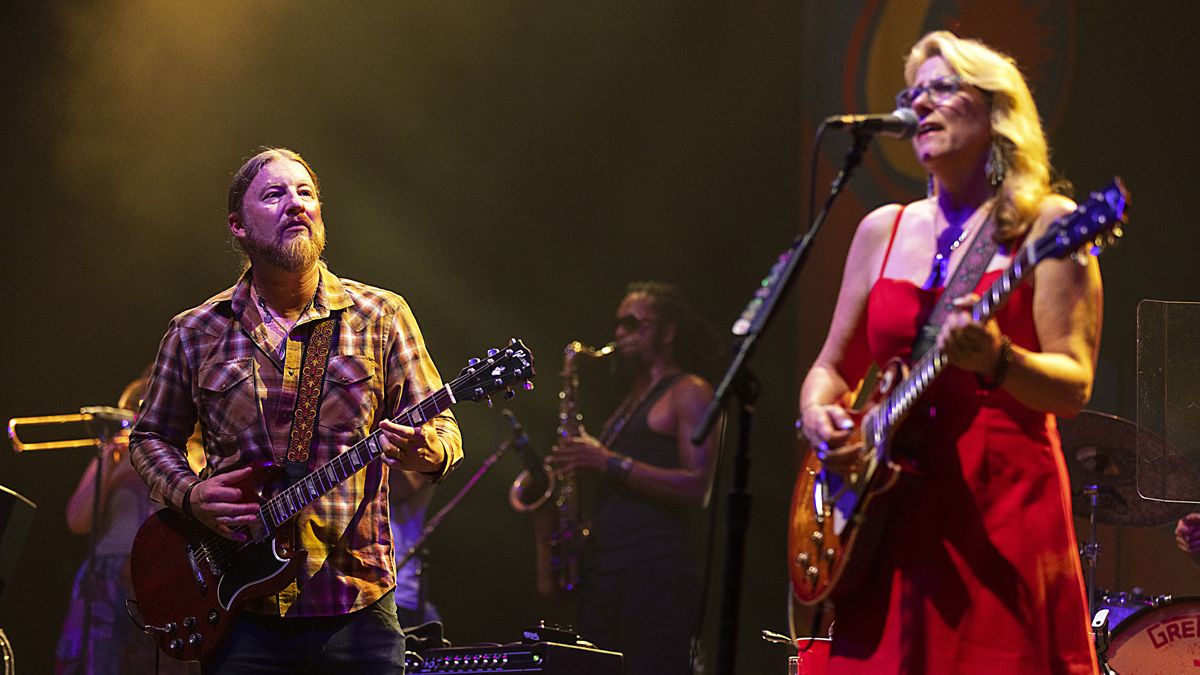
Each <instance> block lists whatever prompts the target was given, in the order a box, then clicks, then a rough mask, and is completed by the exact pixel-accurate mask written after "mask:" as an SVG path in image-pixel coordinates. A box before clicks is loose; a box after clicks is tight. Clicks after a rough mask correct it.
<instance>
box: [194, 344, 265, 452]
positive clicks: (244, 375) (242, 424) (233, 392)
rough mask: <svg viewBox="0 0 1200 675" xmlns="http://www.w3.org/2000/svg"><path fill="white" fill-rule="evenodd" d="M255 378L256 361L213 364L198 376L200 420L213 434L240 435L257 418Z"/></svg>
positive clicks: (240, 360) (241, 360)
mask: <svg viewBox="0 0 1200 675" xmlns="http://www.w3.org/2000/svg"><path fill="white" fill-rule="evenodd" d="M253 376H254V359H253V358H244V359H234V360H232V361H224V362H221V363H214V364H212V365H208V366H205V367H203V368H201V369H200V372H199V373H198V375H197V386H198V387H199V390H200V391H199V394H200V405H199V409H200V415H201V420H202V422H203V424H204V425H205V426H206V427H207V429H208V431H209V432H210V433H212V434H215V435H217V436H233V435H237V434H240V433H241V432H242V431H244V430H245V429H246V427H248V426H250V424H251V423H252V422H253V421H254V420H255V419H257V418H258V399H257V396H256V394H255V390H254V377H253Z"/></svg>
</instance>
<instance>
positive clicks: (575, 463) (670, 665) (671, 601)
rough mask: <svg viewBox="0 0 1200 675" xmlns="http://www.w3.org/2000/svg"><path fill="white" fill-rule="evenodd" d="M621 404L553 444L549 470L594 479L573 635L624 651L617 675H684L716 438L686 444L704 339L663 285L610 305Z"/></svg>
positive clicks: (697, 408) (697, 404)
mask: <svg viewBox="0 0 1200 675" xmlns="http://www.w3.org/2000/svg"><path fill="white" fill-rule="evenodd" d="M614 335H615V337H616V343H617V354H616V356H617V358H618V370H619V372H620V373H621V374H622V375H623V376H624V377H625V378H626V379H627V380H628V382H629V389H628V392H627V394H626V395H625V398H624V400H623V401H622V402H621V404H620V405H619V406H618V407H617V409H616V410H615V411H614V412H613V413H612V415H611V416H610V417H609V419H608V421H607V423H606V424H605V425H604V428H603V430H602V431H601V432H600V433H599V435H597V436H593V435H591V434H589V433H588V432H587V431H586V430H584V429H582V428H581V429H580V432H579V434H578V435H575V436H570V437H568V438H562V439H560V440H559V444H558V448H557V449H556V450H555V452H553V453H551V456H550V458H549V460H548V461H549V463H550V464H551V466H552V467H553V468H554V469H555V470H556V471H559V472H563V471H576V472H578V473H579V474H580V476H581V480H594V481H595V482H596V483H597V485H596V492H595V494H596V501H595V505H594V508H593V509H592V517H591V536H590V544H589V546H590V548H589V551H588V555H587V556H586V557H585V562H584V569H583V577H582V580H581V584H580V588H579V596H580V597H579V625H578V627H579V632H580V634H581V635H584V636H586V637H587V638H588V639H589V640H591V641H592V642H594V643H595V644H596V645H597V646H598V647H600V648H602V649H611V650H614V651H620V652H622V653H624V655H625V673H626V674H627V675H651V674H653V675H671V674H674V673H679V674H681V675H682V674H684V673H688V672H689V671H690V668H691V658H692V645H693V637H694V636H696V635H697V634H698V633H699V625H698V623H699V617H700V614H701V603H702V601H703V599H702V598H701V597H700V594H701V585H700V578H699V568H700V561H701V555H700V553H699V541H700V539H699V537H698V536H697V533H698V531H699V528H700V525H701V524H702V522H703V520H704V519H703V513H704V510H705V509H706V508H707V506H708V503H709V497H710V493H711V486H712V479H713V472H714V469H715V459H716V434H715V433H714V434H710V435H709V437H708V438H707V439H705V441H704V443H702V444H700V445H693V444H692V443H691V441H690V440H689V439H690V438H691V435H692V430H693V429H694V428H695V426H696V425H697V424H699V423H700V420H701V418H702V417H703V415H704V411H705V408H706V407H707V405H708V403H709V401H710V400H711V399H712V393H713V390H712V386H711V385H710V384H709V382H708V380H707V379H706V377H711V376H710V375H709V372H708V371H709V370H710V369H711V366H712V365H715V357H717V356H719V352H718V349H717V347H716V345H717V338H716V333H715V331H714V330H713V329H712V327H711V326H710V325H709V324H708V323H707V322H706V321H705V320H704V319H703V318H702V317H700V316H699V315H698V314H697V313H696V312H695V311H694V310H693V309H692V308H691V305H690V304H689V303H688V302H687V300H686V299H685V298H684V296H683V295H682V293H680V291H679V290H678V289H676V288H675V287H673V286H669V285H667V284H661V283H634V284H631V285H630V286H629V288H628V291H627V293H626V295H625V297H624V299H623V300H622V301H621V304H620V305H619V306H618V308H617V313H616V323H615V326H614Z"/></svg>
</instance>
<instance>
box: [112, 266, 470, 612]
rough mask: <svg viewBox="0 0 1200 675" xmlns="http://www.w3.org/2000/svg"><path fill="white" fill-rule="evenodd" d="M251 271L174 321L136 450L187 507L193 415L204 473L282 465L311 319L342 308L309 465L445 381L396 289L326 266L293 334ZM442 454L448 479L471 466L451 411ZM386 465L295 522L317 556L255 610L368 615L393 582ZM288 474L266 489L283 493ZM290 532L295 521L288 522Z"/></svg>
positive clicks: (162, 492) (443, 424)
mask: <svg viewBox="0 0 1200 675" xmlns="http://www.w3.org/2000/svg"><path fill="white" fill-rule="evenodd" d="M252 272H253V270H248V271H247V272H246V273H245V274H243V275H242V277H241V279H239V281H238V283H237V284H236V285H235V286H234V287H232V288H230V289H228V290H226V291H224V292H222V293H220V294H218V295H216V296H214V297H212V298H210V299H209V300H207V301H206V302H204V303H203V304H201V305H200V306H198V307H195V308H193V309H190V310H187V311H185V312H183V313H181V314H179V315H178V316H176V317H175V318H174V319H172V321H171V324H170V327H169V328H168V330H167V334H166V336H165V337H164V338H163V341H162V344H161V345H160V347H159V353H158V358H157V360H156V361H155V364H154V373H153V375H152V376H151V378H150V387H149V391H147V393H146V398H145V401H144V402H143V405H142V409H141V412H140V414H139V416H138V420H137V423H136V425H135V426H134V429H133V433H132V436H131V439H130V458H131V461H132V462H133V465H134V467H135V468H136V469H137V471H138V473H139V474H141V476H142V478H143V479H144V480H145V481H146V483H147V484H149V485H150V488H151V490H152V493H153V494H154V496H155V497H156V498H157V499H158V500H159V501H162V502H164V503H166V504H167V505H168V506H170V507H171V508H174V509H175V510H177V511H180V512H181V513H182V501H183V497H184V495H185V493H186V492H187V490H188V488H189V487H190V486H191V485H192V484H194V483H196V482H197V481H199V480H200V478H199V477H197V476H196V474H195V473H193V472H192V470H191V469H190V468H189V467H188V463H187V459H186V456H185V448H186V442H187V438H188V436H189V435H190V434H191V433H192V430H193V428H194V425H195V423H196V421H197V420H199V422H200V426H201V430H202V432H203V437H204V448H205V456H206V458H207V461H208V465H207V467H206V468H205V470H204V473H203V476H204V477H208V476H210V475H214V474H219V473H225V472H228V471H232V470H234V469H237V468H239V467H242V466H245V465H246V464H252V463H253V464H261V463H262V462H264V461H271V462H274V463H275V464H276V465H278V466H283V464H284V461H285V455H286V452H287V439H288V434H289V431H290V428H291V424H292V417H293V411H294V409H295V402H296V390H297V385H298V384H299V374H300V355H301V350H302V349H303V343H304V341H305V340H307V339H308V335H309V333H310V330H311V326H312V325H313V324H314V322H316V321H318V320H320V319H323V318H326V317H328V316H329V315H330V313H331V312H340V314H341V316H340V320H339V321H338V332H337V337H336V342H335V343H334V345H333V347H332V348H331V350H330V355H329V366H328V369H327V372H326V376H325V385H324V391H323V395H322V401H321V406H320V409H319V413H318V419H317V429H316V434H315V437H314V438H313V442H312V450H311V454H310V457H309V461H308V470H309V471H312V470H313V469H315V468H317V467H319V466H321V465H323V464H324V463H325V462H327V461H329V460H330V459H331V458H332V457H334V456H335V455H337V454H339V453H341V452H342V451H344V450H345V449H346V448H348V447H350V446H351V445H353V444H354V443H356V442H358V441H359V440H361V439H362V438H364V437H365V436H366V435H367V434H368V433H370V432H371V431H372V430H374V429H375V428H376V426H378V424H379V422H380V421H382V420H383V419H385V418H389V417H394V416H395V415H396V414H398V413H399V412H401V411H403V410H404V409H405V408H407V407H408V406H409V405H412V404H414V403H416V402H418V401H420V400H422V399H423V398H425V397H426V396H428V395H429V394H431V393H432V392H433V391H435V390H436V389H438V388H440V387H441V386H442V380H441V377H440V376H439V375H438V372H437V369H436V368H435V367H434V365H433V361H432V360H431V359H430V357H429V354H428V352H427V351H426V349H425V343H424V340H423V339H422V338H421V332H420V330H419V329H418V327H417V323H416V319H415V318H414V317H413V315H412V312H411V311H410V310H409V307H408V304H407V303H406V302H405V301H404V299H403V298H401V297H400V296H398V295H396V294H394V293H391V292H388V291H385V290H382V289H378V288H374V287H371V286H367V285H365V284H361V283H358V282H355V281H352V280H349V279H339V278H338V277H336V276H334V275H333V274H332V273H331V272H330V271H329V270H328V269H327V268H325V266H324V265H322V266H321V279H320V283H319V285H318V289H317V294H316V296H315V297H314V301H313V303H312V304H311V305H310V307H309V308H308V309H307V310H306V311H305V312H304V313H303V314H302V315H301V317H300V319H299V320H298V321H297V323H296V325H295V327H293V329H292V331H291V333H290V335H289V336H288V338H287V339H286V340H285V339H284V338H282V337H276V336H274V335H273V334H272V333H271V331H270V330H268V329H267V327H266V326H265V325H264V323H263V316H262V313H261V312H260V311H259V308H258V307H257V306H256V305H255V303H254V302H252V301H251V299H250V298H251V292H250V286H251V285H250V278H251V274H252ZM428 424H431V425H433V427H434V429H435V430H436V431H437V435H438V437H439V438H440V439H441V442H442V445H443V447H444V448H445V451H446V461H445V463H444V464H443V466H442V468H441V469H440V471H437V472H434V473H433V474H428V475H427V478H429V479H430V480H431V481H434V482H436V481H438V480H440V479H441V478H442V477H444V476H445V475H446V474H447V473H449V472H450V470H451V469H453V468H454V466H456V465H457V464H458V463H459V461H461V460H462V441H461V437H460V435H459V431H458V424H457V422H456V421H455V419H454V416H453V414H451V413H450V412H449V411H446V412H444V413H442V414H441V415H439V416H438V417H436V418H434V419H432V420H430V421H429V422H428ZM387 471H388V469H387V467H386V465H385V464H384V463H383V462H374V463H372V464H371V465H369V466H368V467H367V468H366V469H364V470H362V471H359V472H358V473H357V474H355V475H354V476H353V477H351V478H350V479H349V480H347V481H345V482H344V483H342V484H341V485H339V486H337V487H335V488H334V490H333V491H332V492H330V493H329V494H327V495H325V496H324V497H322V498H321V499H319V500H317V501H316V502H315V503H313V504H311V505H310V506H309V507H308V508H306V509H304V510H303V511H301V513H300V514H299V515H298V516H297V517H296V518H295V519H294V527H295V531H294V534H295V535H296V543H297V545H298V546H300V547H301V548H304V549H305V550H306V551H307V553H308V558H307V564H306V565H305V566H304V569H303V570H302V571H301V573H300V576H299V578H298V579H297V581H296V582H295V583H294V584H292V586H290V587H289V588H288V589H286V590H285V591H283V592H281V593H280V594H279V595H278V596H272V597H271V598H265V599H262V600H260V601H257V602H252V603H251V604H250V605H249V607H248V608H249V609H252V610H255V611H261V612H271V613H279V614H282V615H286V616H298V617H309V616H332V615H337V614H344V613H346V612H350V611H353V610H356V609H361V608H363V607H365V606H367V605H369V604H371V603H373V602H375V601H376V600H378V599H379V598H380V597H381V596H382V595H383V594H384V593H386V592H387V591H388V590H390V589H391V588H392V587H393V586H394V585H395V558H394V555H393V548H392V536H391V532H390V529H389V527H388V510H387V509H388V495H387V485H388V481H387ZM282 473H283V472H282V471H280V472H278V475H277V476H275V477H273V478H271V479H270V480H269V481H268V483H267V484H266V485H265V486H264V489H263V495H264V497H269V496H271V495H273V494H275V493H276V492H278V491H279V490H280V489H282V488H283V487H286V484H285V482H284V477H283V475H282ZM285 527H287V526H285Z"/></svg>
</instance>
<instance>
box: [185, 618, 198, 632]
mask: <svg viewBox="0 0 1200 675" xmlns="http://www.w3.org/2000/svg"><path fill="white" fill-rule="evenodd" d="M183 627H184V628H187V629H188V630H191V629H192V628H195V627H196V617H194V616H185V617H183Z"/></svg>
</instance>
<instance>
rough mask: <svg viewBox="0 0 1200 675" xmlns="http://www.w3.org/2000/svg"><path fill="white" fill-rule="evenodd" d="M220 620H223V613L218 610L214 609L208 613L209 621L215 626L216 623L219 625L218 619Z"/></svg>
mask: <svg viewBox="0 0 1200 675" xmlns="http://www.w3.org/2000/svg"><path fill="white" fill-rule="evenodd" d="M220 620H221V613H220V612H218V611H217V610H215V609H214V610H212V611H210V612H209V613H208V623H209V624H210V625H213V626H215V625H217V621H220Z"/></svg>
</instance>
